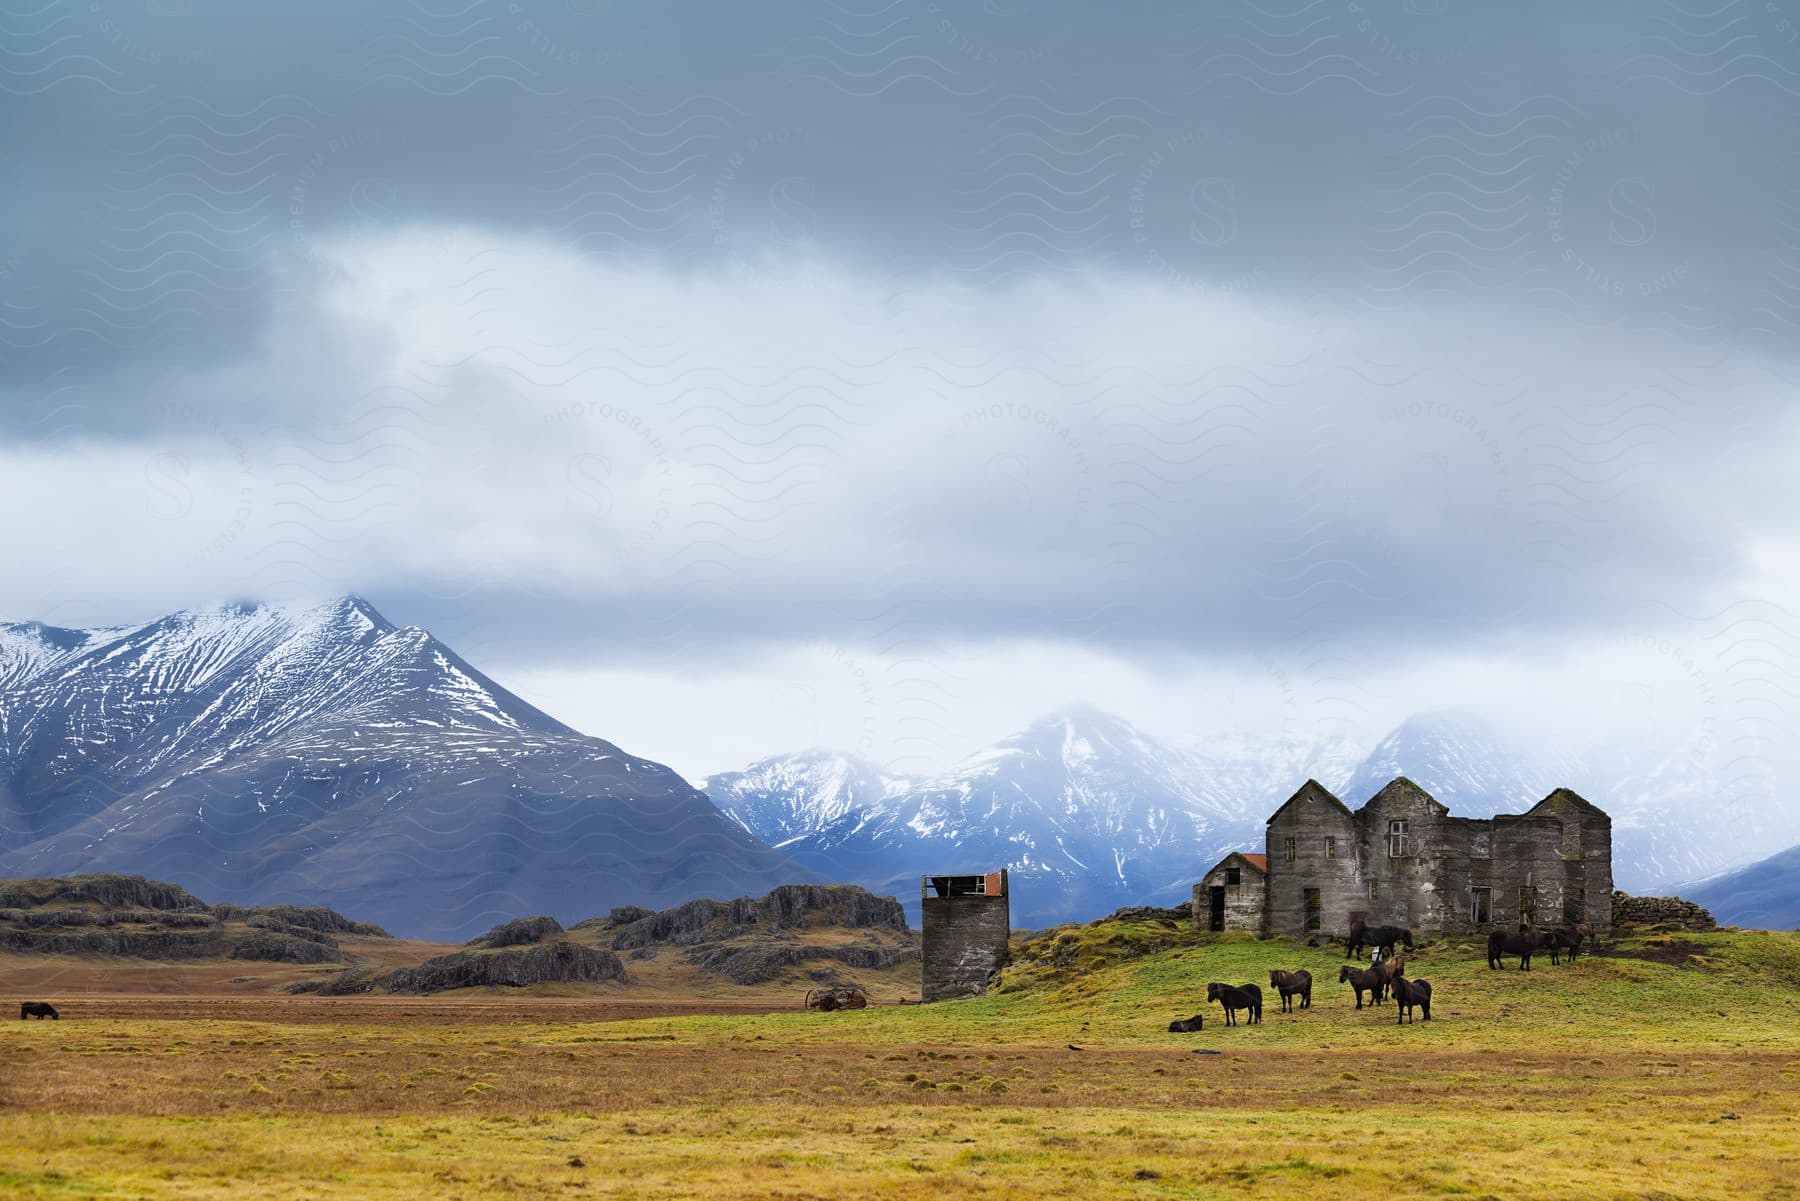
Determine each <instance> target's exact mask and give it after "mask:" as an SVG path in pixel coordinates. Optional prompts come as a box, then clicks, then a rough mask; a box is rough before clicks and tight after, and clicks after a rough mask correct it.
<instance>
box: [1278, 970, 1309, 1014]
mask: <svg viewBox="0 0 1800 1201" xmlns="http://www.w3.org/2000/svg"><path fill="white" fill-rule="evenodd" d="M1269 987H1270V988H1273V989H1275V990H1276V991H1278V992H1280V993H1281V1012H1283V1013H1292V1012H1293V1011H1294V998H1295V997H1299V998H1300V1008H1302V1009H1311V1008H1312V973H1311V972H1307V971H1299V972H1284V971H1282V970H1280V969H1279V968H1276V969H1273V970H1271V971H1270V972H1269Z"/></svg>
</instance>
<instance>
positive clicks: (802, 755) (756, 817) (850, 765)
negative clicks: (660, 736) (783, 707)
mask: <svg viewBox="0 0 1800 1201" xmlns="http://www.w3.org/2000/svg"><path fill="white" fill-rule="evenodd" d="M911 784H912V781H911V780H909V779H907V778H906V777H904V776H897V775H892V774H890V773H888V772H884V771H882V770H881V769H880V768H879V767H877V766H875V765H874V764H873V763H869V762H867V761H865V760H862V759H858V758H856V757H854V756H852V755H844V754H840V753H838V752H836V751H826V750H818V749H814V750H809V751H801V752H799V753H797V754H793V755H777V756H774V757H772V758H768V759H762V760H759V761H757V762H755V763H752V764H751V765H750V766H749V767H746V768H745V769H744V770H743V771H730V772H721V773H719V774H718V775H715V776H708V777H707V778H706V781H705V783H703V784H702V785H701V790H702V791H704V792H705V793H706V795H707V796H709V797H711V798H712V801H713V804H715V805H717V806H718V807H719V809H720V811H721V812H723V813H724V814H725V816H726V817H729V818H730V819H731V820H732V821H734V822H736V823H737V824H738V825H740V826H742V827H743V828H744V829H745V830H746V831H747V832H749V833H750V834H753V835H755V836H756V837H757V838H759V839H761V840H762V841H764V842H766V843H768V844H769V845H770V846H774V847H780V846H782V845H784V844H787V843H790V842H793V841H794V840H795V839H799V838H805V837H806V836H807V835H809V834H816V833H818V832H819V831H821V830H823V829H825V828H826V827H827V826H830V825H831V824H832V823H833V822H835V821H837V820H838V819H839V818H842V817H843V816H845V815H846V814H849V813H854V812H858V811H861V810H864V809H868V808H871V807H873V806H876V805H879V804H881V803H883V802H884V801H886V800H887V799H888V798H889V797H891V796H893V795H895V794H897V793H900V792H903V791H905V790H906V789H907V788H908V787H909V786H910V785H911Z"/></svg>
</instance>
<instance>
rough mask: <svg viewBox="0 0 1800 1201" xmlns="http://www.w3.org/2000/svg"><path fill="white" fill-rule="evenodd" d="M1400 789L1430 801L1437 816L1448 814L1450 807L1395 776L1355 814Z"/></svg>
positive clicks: (1403, 777)
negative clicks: (1412, 792)
mask: <svg viewBox="0 0 1800 1201" xmlns="http://www.w3.org/2000/svg"><path fill="white" fill-rule="evenodd" d="M1402 788H1410V789H1412V790H1413V791H1414V792H1416V793H1418V794H1419V795H1420V796H1422V797H1424V798H1425V799H1426V800H1428V801H1430V802H1431V803H1432V804H1433V805H1435V806H1436V807H1437V810H1438V812H1439V814H1446V813H1449V812H1450V806H1448V805H1446V804H1444V803H1443V802H1442V801H1440V800H1438V799H1437V798H1436V797H1434V796H1432V795H1431V794H1430V793H1429V792H1426V791H1425V790H1424V789H1423V788H1420V787H1419V786H1418V785H1417V784H1414V783H1413V782H1412V781H1411V780H1409V779H1407V778H1406V777H1405V776H1395V777H1394V778H1393V779H1391V780H1389V781H1388V782H1387V783H1386V784H1383V785H1382V786H1381V790H1380V791H1379V792H1377V793H1376V794H1375V795H1374V796H1372V797H1370V798H1369V799H1368V800H1366V801H1364V802H1363V803H1362V809H1358V810H1357V812H1358V813H1361V812H1362V811H1363V809H1367V808H1368V807H1369V806H1370V805H1373V804H1374V803H1375V802H1376V801H1379V800H1381V799H1382V798H1383V797H1385V796H1387V795H1388V793H1390V792H1396V791H1398V790H1400V789H1402Z"/></svg>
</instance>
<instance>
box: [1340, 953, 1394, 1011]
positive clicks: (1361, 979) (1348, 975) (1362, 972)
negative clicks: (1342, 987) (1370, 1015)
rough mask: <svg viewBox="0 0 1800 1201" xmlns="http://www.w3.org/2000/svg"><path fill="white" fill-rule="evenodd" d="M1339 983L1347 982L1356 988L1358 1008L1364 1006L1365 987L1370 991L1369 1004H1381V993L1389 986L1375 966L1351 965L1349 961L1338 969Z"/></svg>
mask: <svg viewBox="0 0 1800 1201" xmlns="http://www.w3.org/2000/svg"><path fill="white" fill-rule="evenodd" d="M1338 983H1339V984H1346V983H1347V984H1349V985H1350V987H1351V988H1353V989H1355V990H1356V1007H1357V1008H1358V1009H1361V1008H1362V1007H1363V1004H1362V995H1363V992H1364V990H1365V989H1366V990H1367V991H1368V993H1369V1004H1371V1005H1379V1004H1381V995H1382V993H1383V992H1384V991H1385V990H1386V988H1387V981H1386V980H1383V979H1382V978H1381V973H1380V972H1378V971H1376V970H1375V969H1374V968H1360V967H1351V966H1350V965H1349V964H1347V963H1346V964H1345V965H1344V966H1343V967H1341V968H1339V969H1338Z"/></svg>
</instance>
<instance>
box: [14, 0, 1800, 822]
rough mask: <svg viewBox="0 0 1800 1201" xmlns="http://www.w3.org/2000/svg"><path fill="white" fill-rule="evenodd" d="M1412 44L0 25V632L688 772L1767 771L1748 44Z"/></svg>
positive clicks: (1140, 20)
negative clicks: (1233, 732) (169, 647)
mask: <svg viewBox="0 0 1800 1201" xmlns="http://www.w3.org/2000/svg"><path fill="white" fill-rule="evenodd" d="M1438 8H1439V6H1432V5H1420V4H1417V3H1400V2H1398V0H1396V2H1395V3H1392V4H1374V3H1363V4H1358V5H1348V6H1339V7H1337V8H1332V7H1330V6H1325V7H1322V8H1321V7H1316V6H1315V7H1314V8H1308V9H1303V10H1299V11H1297V12H1293V13H1289V12H1285V11H1263V10H1261V9H1258V8H1255V7H1252V6H1237V7H1227V8H1223V9H1215V8H1209V9H1207V10H1206V11H1205V12H1203V13H1187V14H1182V13H1179V12H1177V11H1175V10H1169V11H1167V12H1158V13H1154V14H1152V13H1135V14H1129V15H1122V14H1117V13H1110V14H1105V15H1104V18H1103V19H1102V17H1101V16H1100V15H1098V14H1097V13H1096V12H1095V11H1093V10H1089V9H1088V8H1086V7H1085V6H1044V5H1012V4H988V5H982V6H976V7H974V8H970V9H968V10H967V11H966V12H962V13H956V14H953V13H951V12H949V11H948V9H949V6H937V5H930V4H924V3H918V4H914V3H911V2H910V0H908V2H904V3H901V4H897V5H889V6H885V7H883V6H868V7H867V8H866V9H859V8H835V9H818V10H793V11H788V12H786V13H785V14H784V15H782V16H781V17H779V18H774V17H769V16H766V15H761V14H751V13H748V12H747V11H746V10H745V9H743V8H741V7H738V6H719V7H718V8H717V9H716V10H704V9H702V10H694V9H689V10H684V11H683V12H682V13H680V14H677V13H674V12H672V11H669V10H666V9H665V8H663V7H661V6H635V7H634V6H630V5H589V4H585V3H583V4H574V3H568V4H545V5H542V6H530V5H528V6H519V5H509V4H503V3H491V4H488V3H483V4H477V5H475V6H473V7H472V8H469V9H468V10H467V11H466V12H462V13H460V14H448V13H437V12H435V11H433V10H429V9H425V8H419V7H394V6H384V5H344V6H341V7H337V8H332V7H330V6H309V7H307V8H306V9H304V10H301V9H291V10H285V11H283V12H279V13H276V14H274V15H273V16H268V17H267V19H262V18H259V19H258V20H256V21H252V20H250V19H249V18H248V17H247V16H246V15H244V14H242V13H239V12H237V11H236V10H235V9H227V8H220V7H213V6H209V5H203V4H187V3H183V4H172V3H170V2H169V0H159V2H157V3H151V4H147V5H145V6H141V7H135V6H120V7H118V8H117V9H111V8H110V7H109V13H108V14H99V13H95V12H93V11H92V10H91V9H90V6H87V5H74V4H53V5H51V6H49V7H48V8H46V9H44V10H42V11H41V12H38V13H35V14H13V15H8V16H6V17H5V18H4V21H5V24H6V30H7V33H8V37H9V43H8V44H9V46H12V47H15V48H16V53H14V54H13V56H12V57H9V58H6V59H4V60H0V86H4V87H5V88H6V89H7V91H8V92H9V94H11V95H12V97H13V98H14V101H15V107H16V108H17V109H18V110H19V111H20V112H22V113H24V114H25V115H26V116H27V119H26V120H22V121H18V122H10V123H8V127H7V130H6V132H5V133H4V134H0V138H4V139H5V141H4V144H3V145H0V149H4V150H5V151H6V152H7V154H8V157H9V161H12V162H15V163H18V164H21V165H22V167H23V169H22V170H19V171H17V172H14V173H11V174H10V175H9V178H8V180H7V181H6V182H5V183H4V184H0V212H4V213H5V214H6V215H7V216H8V221H7V222H6V230H7V232H6V233H5V234H4V235H0V288H3V289H4V298H5V303H6V307H5V309H4V310H3V312H0V351H3V352H4V353H3V354H0V437H3V439H4V441H0V503H4V504H5V506H6V508H7V511H8V512H10V513H13V514H15V515H16V519H15V522H14V535H13V547H12V551H11V554H10V556H9V558H10V561H11V562H13V563H14V564H15V565H16V570H15V571H13V572H9V573H8V575H7V578H6V580H5V582H4V585H3V587H0V609H4V616H6V617H11V618H39V619H43V620H48V621H54V622H60V623H63V624H99V623H111V622H122V621H129V620H142V619H144V618H147V617H149V616H152V615H154V614H156V613H159V612H162V611H165V610H168V609H172V608H177V607H181V606H184V605H190V604H196V603H202V602H205V601H210V600H215V599H220V598H228V597H239V596H257V597H292V596H302V595H318V594H323V593H332V592H338V591H347V590H354V591H360V592H362V593H364V594H366V595H368V596H370V597H371V598H372V599H373V600H374V601H375V602H376V603H377V604H378V605H379V606H381V607H382V608H383V609H384V610H385V611H387V612H388V614H389V615H390V616H391V617H393V618H395V619H396V620H400V621H407V622H415V623H418V624H423V625H426V626H429V627H430V628H431V629H433V630H434V632H436V633H438V634H439V635H440V636H442V637H444V638H445V639H446V640H447V641H449V642H450V643H451V644H452V645H454V646H456V647H458V648H459V649H460V650H462V651H463V652H464V653H466V654H467V655H468V656H469V657H470V658H471V659H472V660H473V661H475V662H476V663H477V664H479V665H480V666H482V667H484V668H486V669H487V670H489V671H490V672H492V673H493V674H495V675H496V676H497V677H499V678H500V679H501V680H502V681H503V682H507V683H511V684H514V685H516V686H517V687H518V688H519V689H520V690H521V691H522V692H524V693H526V694H527V695H528V697H529V698H530V699H532V700H533V701H535V702H537V703H539V704H542V705H544V706H545V707H546V708H548V709H550V710H551V711H552V712H555V713H557V714H558V715H559V716H562V717H564V718H566V719H568V720H571V721H573V722H575V723H576V724H578V725H581V726H582V727H583V728H586V729H589V730H591V731H592V732H595V733H598V734H602V735H605V736H607V737H611V738H614V739H616V740H617V741H620V742H621V743H624V744H625V745H627V746H629V747H631V748H632V749H633V750H636V751H639V752H641V753H644V754H649V755H652V756H655V757H659V758H662V759H665V760H667V761H669V762H671V763H674V764H675V765H676V766H678V767H680V768H682V769H683V770H684V771H687V772H689V773H690V774H695V775H697V774H701V773H703V772H706V771H709V770H716V769H719V768H724V767H730V766H734V765H735V764H736V763H737V762H738V761H740V760H742V759H744V758H748V757H750V756H752V755H755V754H760V753H765V752H772V751H776V750H781V749H786V748H788V747H791V746H794V745H800V744H804V743H826V744H831V745H837V746H841V747H843V748H845V749H849V750H855V751H859V752H861V753H864V754H867V755H870V756H871V757H874V758H878V759H881V760H883V761H885V762H889V763H893V764H896V765H898V766H901V767H905V768H914V769H916V768H920V767H925V766H931V765H936V764H941V763H943V762H944V761H946V760H948V759H952V758H954V757H955V756H957V755H959V754H961V753H964V752H965V751H967V750H969V749H971V748H972V747H973V746H975V745H978V744H979V743H980V742H982V741H984V740H986V739H988V738H992V737H996V736H998V735H1000V734H1003V733H1005V732H1006V731H1007V730H1009V729H1011V728H1014V727H1016V726H1018V725H1020V724H1023V723H1024V722H1026V721H1029V720H1030V719H1031V718H1032V717H1034V716H1036V715H1037V714H1038V713H1040V712H1042V711H1044V710H1046V709H1049V708H1053V707H1056V706H1057V705H1059V704H1064V703H1068V702H1071V701H1075V700H1088V701H1092V702H1094V703H1097V704H1101V705H1104V706H1106V707H1109V708H1113V709H1116V710H1118V711H1119V712H1121V713H1123V714H1124V715H1126V716H1128V717H1130V718H1132V719H1133V720H1135V721H1138V722H1139V723H1141V724H1143V725H1145V726H1146V728H1150V729H1152V730H1154V731H1155V732H1157V733H1162V734H1165V735H1169V736H1180V735H1182V734H1184V733H1191V732H1200V731H1202V730H1216V729H1220V728H1228V727H1233V726H1239V727H1243V728H1247V729H1257V730H1279V729H1294V728H1301V729H1327V728H1329V729H1331V730H1332V731H1333V732H1337V733H1344V734H1348V735H1350V736H1352V737H1359V738H1370V737H1373V736H1374V735H1376V734H1379V733H1380V732H1381V730H1382V729H1383V728H1384V727H1385V726H1386V725H1387V724H1389V723H1391V722H1392V721H1395V720H1398V719H1399V718H1400V717H1403V716H1405V715H1406V714H1407V713H1409V712H1413V711H1415V710H1418V709H1423V708H1431V707H1438V706H1443V705H1451V704H1454V705H1458V706H1462V707H1471V708H1476V709H1480V710H1482V711H1484V712H1485V713H1487V714H1488V715H1489V716H1490V717H1494V718H1496V719H1498V720H1501V721H1503V722H1511V723H1514V724H1517V725H1519V726H1521V727H1522V728H1524V729H1526V730H1527V731H1528V732H1529V733H1530V734H1531V736H1533V737H1538V738H1543V739H1550V738H1557V739H1560V740H1562V741H1565V742H1569V743H1575V744H1579V743H1580V742H1582V741H1583V740H1584V739H1587V740H1598V739H1602V738H1604V739H1612V738H1613V737H1615V736H1618V735H1623V734H1627V733H1630V732H1631V731H1633V730H1638V731H1641V732H1645V733H1646V734H1647V736H1651V737H1653V738H1654V739H1656V740H1659V741H1661V742H1663V743H1665V744H1673V745H1688V743H1690V742H1692V743H1693V744H1694V745H1696V746H1703V750H1700V751H1697V752H1696V753H1697V754H1702V755H1704V756H1706V757H1707V758H1708V759H1709V761H1711V762H1712V763H1713V764H1714V766H1715V767H1716V768H1717V769H1718V771H1719V772H1720V773H1721V775H1722V778H1727V779H1732V780H1740V781H1748V782H1746V783H1743V784H1742V785H1741V786H1742V787H1743V788H1744V789H1748V790H1752V791H1755V792H1756V793H1757V794H1758V795H1763V794H1764V792H1765V791H1766V795H1768V796H1770V797H1774V796H1776V795H1778V794H1780V793H1781V792H1782V790H1783V789H1784V788H1785V787H1786V783H1787V782H1790V781H1788V778H1787V775H1786V774H1785V773H1786V772H1787V767H1786V765H1785V762H1784V761H1783V760H1782V759H1781V756H1780V755H1779V754H1778V753H1777V751H1776V750H1775V749H1774V747H1775V743H1776V741H1777V740H1778V731H1779V730H1780V729H1781V728H1783V727H1782V723H1783V722H1784V721H1786V719H1787V716H1788V714H1789V708H1790V706H1791V704H1792V702H1793V698H1794V697H1795V696H1796V695H1800V681H1796V679H1795V674H1794V667H1795V653H1796V650H1797V649H1800V647H1796V644H1795V637H1796V636H1800V631H1796V630H1794V626H1793V621H1794V618H1793V610H1794V609H1795V606H1796V603H1800V602H1796V601H1795V585H1796V582H1797V578H1800V569H1796V567H1795V563H1796V562H1797V561H1800V549H1797V548H1800V529H1797V528H1796V518H1795V516H1794V515H1795V514H1796V513H1797V512H1800V507H1797V506H1796V504H1795V501H1796V499H1797V498H1796V497H1795V496H1794V485H1793V484H1792V483H1791V477H1792V473H1791V471H1790V470H1789V469H1788V466H1787V465H1788V464H1789V463H1791V462H1793V461H1794V459H1795V452H1796V450H1797V449H1800V447H1797V446H1796V441H1797V432H1800V431H1796V428H1795V420H1794V407H1793V403H1792V398H1793V395H1794V388H1795V380H1796V378H1800V376H1797V374H1796V370H1795V364H1794V361H1793V351H1794V336H1793V335H1794V326H1793V319H1794V316H1795V312H1796V307H1795V304H1794V301H1793V295H1794V292H1793V288H1794V286H1795V284H1796V283H1797V282H1800V273H1797V268H1796V264H1795V263H1794V261H1793V251H1792V230H1793V229H1794V228H1795V227H1796V220H1797V216H1796V207H1795V206H1796V203H1797V202H1800V193H1796V192H1795V190H1794V188H1793V183H1792V171H1791V168H1792V164H1791V163H1789V162H1787V161H1786V158H1787V157H1791V156H1787V155H1786V152H1785V150H1783V149H1780V147H1782V146H1783V145H1784V142H1783V141H1782V138H1781V136H1780V135H1781V133H1782V132H1783V131H1785V130H1786V129H1788V128H1790V127H1791V123H1792V117H1793V113H1794V107H1795V103H1796V100H1797V98H1800V91H1797V88H1796V85H1797V84H1800V73H1797V70H1800V49H1797V47H1796V45H1795V43H1794V40H1793V39H1792V38H1790V37H1787V36H1786V33H1785V32H1784V31H1785V30H1786V27H1785V26H1784V25H1783V24H1781V20H1782V19H1781V18H1779V17H1778V15H1776V14H1773V12H1772V10H1770V11H1764V10H1765V8H1766V6H1762V5H1749V6H1739V7H1736V8H1730V9H1728V10H1721V11H1720V13H1718V14H1711V15H1695V14H1690V13H1683V12H1679V11H1677V10H1673V9H1669V10H1666V11H1664V10H1656V11H1652V10H1651V9H1646V8H1644V7H1643V6H1639V5H1630V6H1626V5H1618V6H1613V7H1611V8H1603V9H1596V10H1584V11H1583V12H1581V13H1570V12H1568V11H1567V10H1566V7H1564V6H1547V5H1546V6H1535V7H1533V6H1527V8H1525V9H1523V10H1520V11H1519V12H1518V13H1516V14H1513V16H1516V20H1515V19H1511V18H1510V17H1509V19H1508V20H1507V21H1505V22H1499V21H1495V20H1493V19H1491V18H1489V17H1484V16H1482V15H1478V14H1470V13H1458V12H1456V11H1454V10H1452V9H1449V8H1444V9H1443V11H1441V12H1440V11H1438ZM453 17H454V19H453ZM1650 732H1653V733H1650ZM1746 764H1747V765H1749V766H1748V767H1746V766H1744V765H1746ZM1734 765H1735V766H1734Z"/></svg>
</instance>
